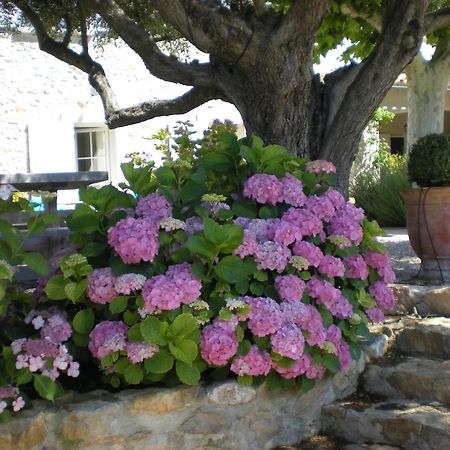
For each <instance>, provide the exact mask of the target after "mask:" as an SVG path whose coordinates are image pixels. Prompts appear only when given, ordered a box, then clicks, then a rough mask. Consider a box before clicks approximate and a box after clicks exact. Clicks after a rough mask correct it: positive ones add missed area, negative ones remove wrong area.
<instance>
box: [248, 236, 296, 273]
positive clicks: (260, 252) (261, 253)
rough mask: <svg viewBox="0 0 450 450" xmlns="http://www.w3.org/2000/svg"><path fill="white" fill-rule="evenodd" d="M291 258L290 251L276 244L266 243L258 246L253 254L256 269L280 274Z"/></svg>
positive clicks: (272, 242)
mask: <svg viewBox="0 0 450 450" xmlns="http://www.w3.org/2000/svg"><path fill="white" fill-rule="evenodd" d="M291 256H292V254H291V251H290V250H289V249H288V248H287V247H286V246H284V245H283V244H280V243H278V242H274V241H266V242H263V243H262V244H259V245H258V247H257V250H256V253H255V261H256V263H257V265H258V269H269V270H276V271H277V272H282V271H283V270H284V269H285V268H286V266H287V263H288V262H289V259H290V257H291Z"/></svg>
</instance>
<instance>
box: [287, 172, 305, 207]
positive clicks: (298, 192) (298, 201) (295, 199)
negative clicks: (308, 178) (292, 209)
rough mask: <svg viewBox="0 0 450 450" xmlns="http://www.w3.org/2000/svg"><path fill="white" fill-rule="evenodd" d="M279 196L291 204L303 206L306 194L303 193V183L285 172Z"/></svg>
mask: <svg viewBox="0 0 450 450" xmlns="http://www.w3.org/2000/svg"><path fill="white" fill-rule="evenodd" d="M281 184H282V188H281V192H282V193H281V196H282V198H283V201H284V202H285V203H287V204H288V205H291V206H296V207H300V206H303V205H304V203H305V200H306V195H305V194H304V193H303V185H302V183H301V182H300V180H298V179H297V178H295V177H294V176H293V175H291V174H290V173H287V174H286V175H285V176H284V177H283V178H282V180H281Z"/></svg>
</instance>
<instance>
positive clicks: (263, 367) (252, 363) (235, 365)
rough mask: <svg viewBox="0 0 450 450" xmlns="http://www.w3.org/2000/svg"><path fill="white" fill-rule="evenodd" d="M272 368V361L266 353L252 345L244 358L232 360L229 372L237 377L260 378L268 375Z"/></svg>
mask: <svg viewBox="0 0 450 450" xmlns="http://www.w3.org/2000/svg"><path fill="white" fill-rule="evenodd" d="M271 368H272V359H271V358H270V355H269V354H268V353H267V352H262V351H260V350H259V349H258V347H257V346H256V345H252V346H251V348H250V351H249V352H248V353H247V354H246V355H245V356H237V357H236V358H234V360H233V362H232V364H231V367H230V370H231V371H232V372H233V373H235V374H237V375H239V376H244V375H251V376H256V377H257V376H260V375H268V374H269V372H270V369H271Z"/></svg>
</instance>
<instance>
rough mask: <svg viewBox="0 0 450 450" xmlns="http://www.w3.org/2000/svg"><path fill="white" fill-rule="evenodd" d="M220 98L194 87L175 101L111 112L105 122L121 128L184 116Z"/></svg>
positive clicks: (201, 88) (212, 92) (220, 95)
mask: <svg viewBox="0 0 450 450" xmlns="http://www.w3.org/2000/svg"><path fill="white" fill-rule="evenodd" d="M220 98H221V99H224V98H223V96H222V94H220V92H219V91H217V90H215V89H211V88H203V87H194V88H192V89H190V90H189V91H187V92H186V93H185V94H183V95H181V96H180V97H177V98H175V99H171V100H154V101H148V102H143V103H140V104H138V105H134V106H130V107H128V108H121V109H118V110H115V111H112V112H111V113H110V114H109V115H108V116H107V118H106V122H107V124H108V126H109V127H110V128H118V127H123V126H126V125H132V124H136V123H140V122H144V121H146V120H148V119H153V118H154V117H159V116H169V115H172V114H184V113H186V112H189V111H191V110H192V109H194V108H196V107H197V106H200V105H202V104H203V103H206V102H208V101H209V100H214V99H220Z"/></svg>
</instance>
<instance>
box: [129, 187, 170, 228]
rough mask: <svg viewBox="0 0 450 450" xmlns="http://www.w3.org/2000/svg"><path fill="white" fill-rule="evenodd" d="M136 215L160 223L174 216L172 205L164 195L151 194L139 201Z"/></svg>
mask: <svg viewBox="0 0 450 450" xmlns="http://www.w3.org/2000/svg"><path fill="white" fill-rule="evenodd" d="M136 215H138V216H140V217H144V218H145V219H150V220H153V221H154V222H157V223H159V222H160V221H161V220H162V219H167V218H168V217H171V216H172V205H171V204H170V203H169V202H168V201H167V199H166V197H164V195H161V194H149V195H146V196H145V197H140V198H139V199H138V202H137V206H136Z"/></svg>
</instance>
